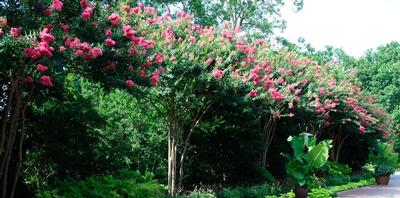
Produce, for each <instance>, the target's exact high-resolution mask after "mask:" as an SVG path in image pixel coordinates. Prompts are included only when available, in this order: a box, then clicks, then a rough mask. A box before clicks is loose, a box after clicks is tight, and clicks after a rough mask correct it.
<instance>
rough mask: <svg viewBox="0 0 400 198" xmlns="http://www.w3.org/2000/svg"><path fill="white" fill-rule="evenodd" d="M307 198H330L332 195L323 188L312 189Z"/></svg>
mask: <svg viewBox="0 0 400 198" xmlns="http://www.w3.org/2000/svg"><path fill="white" fill-rule="evenodd" d="M308 197H309V198H331V197H333V194H332V192H331V191H329V190H327V189H325V188H314V189H312V190H311V191H310V193H308Z"/></svg>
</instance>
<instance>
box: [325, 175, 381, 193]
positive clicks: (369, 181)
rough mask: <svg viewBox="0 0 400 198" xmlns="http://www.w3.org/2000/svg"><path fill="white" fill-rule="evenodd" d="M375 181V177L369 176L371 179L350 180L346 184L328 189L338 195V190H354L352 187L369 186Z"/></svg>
mask: <svg viewBox="0 0 400 198" xmlns="http://www.w3.org/2000/svg"><path fill="white" fill-rule="evenodd" d="M374 183H375V179H374V178H369V179H364V180H360V181H358V182H350V183H347V184H344V185H339V186H332V187H328V190H329V191H330V192H331V193H332V194H333V195H334V196H336V195H337V193H338V192H341V191H346V190H352V189H356V188H360V187H364V186H369V185H372V184H374Z"/></svg>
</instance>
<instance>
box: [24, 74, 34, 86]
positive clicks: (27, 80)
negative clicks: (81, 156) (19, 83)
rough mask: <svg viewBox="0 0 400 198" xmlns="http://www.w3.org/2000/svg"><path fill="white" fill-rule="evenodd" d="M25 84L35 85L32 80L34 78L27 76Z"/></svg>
mask: <svg viewBox="0 0 400 198" xmlns="http://www.w3.org/2000/svg"><path fill="white" fill-rule="evenodd" d="M25 82H27V83H29V84H32V83H33V78H32V76H27V77H26V78H25Z"/></svg>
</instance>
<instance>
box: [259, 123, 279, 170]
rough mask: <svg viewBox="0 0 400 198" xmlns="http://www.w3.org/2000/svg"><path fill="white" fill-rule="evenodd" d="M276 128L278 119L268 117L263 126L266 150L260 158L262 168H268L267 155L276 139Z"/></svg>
mask: <svg viewBox="0 0 400 198" xmlns="http://www.w3.org/2000/svg"><path fill="white" fill-rule="evenodd" d="M275 128H276V119H275V118H273V117H268V118H266V119H265V121H264V124H263V131H264V139H263V144H264V146H265V147H264V150H263V151H262V153H261V156H260V158H261V159H260V166H261V167H263V168H265V167H266V166H267V155H268V150H269V147H270V146H271V143H272V140H273V139H274V135H275Z"/></svg>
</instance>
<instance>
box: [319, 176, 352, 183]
mask: <svg viewBox="0 0 400 198" xmlns="http://www.w3.org/2000/svg"><path fill="white" fill-rule="evenodd" d="M350 181H351V178H350V176H348V175H338V176H329V177H327V178H326V182H325V184H326V185H327V186H337V185H343V184H347V183H349V182H350Z"/></svg>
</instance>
